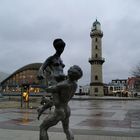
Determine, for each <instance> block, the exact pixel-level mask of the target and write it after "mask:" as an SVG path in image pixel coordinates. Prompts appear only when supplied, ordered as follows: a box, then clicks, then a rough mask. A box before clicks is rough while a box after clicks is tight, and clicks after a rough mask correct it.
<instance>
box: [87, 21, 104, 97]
mask: <svg viewBox="0 0 140 140" xmlns="http://www.w3.org/2000/svg"><path fill="white" fill-rule="evenodd" d="M90 37H91V58H89V63H90V64H91V77H90V78H91V79H90V95H93V96H103V95H104V89H103V68H102V67H103V63H104V62H105V59H104V58H102V37H103V32H102V30H101V24H100V22H99V21H97V19H96V21H95V22H94V23H93V25H92V28H91V32H90Z"/></svg>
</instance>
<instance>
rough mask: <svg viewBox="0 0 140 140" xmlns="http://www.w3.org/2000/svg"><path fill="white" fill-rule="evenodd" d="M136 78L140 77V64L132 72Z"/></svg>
mask: <svg viewBox="0 0 140 140" xmlns="http://www.w3.org/2000/svg"><path fill="white" fill-rule="evenodd" d="M132 75H133V76H134V77H140V63H139V64H138V65H137V66H136V67H135V68H134V69H133V70H132Z"/></svg>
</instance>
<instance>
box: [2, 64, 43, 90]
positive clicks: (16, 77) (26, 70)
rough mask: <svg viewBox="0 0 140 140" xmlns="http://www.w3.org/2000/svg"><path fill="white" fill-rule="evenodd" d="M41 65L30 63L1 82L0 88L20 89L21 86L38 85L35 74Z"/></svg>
mask: <svg viewBox="0 0 140 140" xmlns="http://www.w3.org/2000/svg"><path fill="white" fill-rule="evenodd" d="M41 65H42V63H32V64H28V65H26V66H24V67H21V68H20V69H18V70H16V71H15V72H14V73H12V74H11V75H10V76H8V77H7V78H6V79H4V80H3V81H2V82H1V86H2V88H3V89H4V88H6V87H11V88H12V87H20V86H21V85H22V84H30V85H40V84H41V83H40V81H39V80H38V79H37V73H38V70H39V68H40V66H41Z"/></svg>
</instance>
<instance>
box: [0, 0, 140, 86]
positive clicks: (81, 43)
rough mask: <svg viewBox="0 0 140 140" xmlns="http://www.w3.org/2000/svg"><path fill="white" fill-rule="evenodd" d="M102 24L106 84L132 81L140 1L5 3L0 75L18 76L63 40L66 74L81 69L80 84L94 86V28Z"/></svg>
mask: <svg viewBox="0 0 140 140" xmlns="http://www.w3.org/2000/svg"><path fill="white" fill-rule="evenodd" d="M96 18H97V19H98V21H99V22H100V23H101V26H102V31H103V33H104V36H103V39H102V41H103V42H102V44H103V46H102V48H103V52H102V53H103V57H104V58H105V59H106V62H105V63H104V65H103V73H104V75H103V78H104V82H109V81H111V79H116V78H127V77H128V76H130V72H131V69H132V68H133V67H134V66H135V65H136V64H137V63H139V62H140V60H139V55H140V47H139V45H140V38H139V37H140V1H139V0H98V1H97V0H59V1H58V0H0V50H1V51H0V71H3V72H7V73H12V72H14V71H15V70H17V69H19V68H20V67H22V66H24V65H27V64H29V63H34V62H44V61H45V59H46V58H47V57H48V56H50V55H52V54H53V53H54V49H53V47H52V42H53V40H54V39H55V38H62V39H63V40H64V41H65V42H66V44H67V45H66V48H65V51H64V53H63V54H62V59H63V61H64V63H65V65H66V67H65V72H66V71H67V69H68V68H69V67H70V66H71V65H73V64H77V65H79V66H81V68H82V69H83V71H84V76H83V78H82V79H81V81H80V84H83V85H84V84H88V83H90V64H89V63H88V59H89V57H90V56H91V38H90V30H91V26H92V23H93V22H94V21H95V19H96Z"/></svg>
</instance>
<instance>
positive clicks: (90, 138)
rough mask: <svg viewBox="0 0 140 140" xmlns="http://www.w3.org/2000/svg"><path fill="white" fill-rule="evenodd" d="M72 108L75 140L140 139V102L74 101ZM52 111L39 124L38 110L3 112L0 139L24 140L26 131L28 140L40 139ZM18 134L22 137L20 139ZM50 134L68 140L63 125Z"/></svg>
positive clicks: (59, 124) (50, 131)
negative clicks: (42, 127)
mask: <svg viewBox="0 0 140 140" xmlns="http://www.w3.org/2000/svg"><path fill="white" fill-rule="evenodd" d="M0 104H1V102H0ZM7 104H8V102H7ZM70 106H71V109H72V115H71V121H70V127H71V128H72V130H73V132H74V134H75V139H76V140H83V139H87V140H94V139H96V140H114V139H115V140H140V101H139V100H135V101H133V100H131V101H120V100H118V101H116V100H112V101H111V100H109V101H108V100H86V101H78V100H77V101H75V100H73V101H71V102H70ZM52 112H53V109H52V111H49V110H47V111H46V112H45V113H44V114H43V115H42V116H41V118H40V120H39V121H38V120H37V113H36V109H20V108H3V109H0V140H12V138H13V139H14V140H22V135H23V138H25V137H24V132H25V133H26V137H27V138H26V139H27V140H28V139H29V140H32V139H34V140H37V139H38V133H39V125H40V123H41V122H42V120H43V119H44V117H45V116H46V115H48V114H50V113H52ZM1 134H2V135H1ZM6 134H8V135H6ZM18 134H21V137H20V138H19V137H18V136H17V135H18ZM49 134H50V135H51V137H50V140H51V139H52V140H53V139H56V138H58V137H57V136H59V139H61V140H65V136H64V134H63V133H62V129H61V123H58V124H57V125H56V126H54V127H53V128H51V129H50V130H49ZM60 134H61V135H60ZM17 137H18V138H17ZM80 138H81V139H80ZM59 139H58V140H59Z"/></svg>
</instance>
